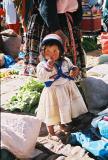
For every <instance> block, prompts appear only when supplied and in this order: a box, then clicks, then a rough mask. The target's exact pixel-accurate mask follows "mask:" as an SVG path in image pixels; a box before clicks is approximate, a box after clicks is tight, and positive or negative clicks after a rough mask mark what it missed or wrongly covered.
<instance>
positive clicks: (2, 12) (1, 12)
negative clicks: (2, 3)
mask: <svg viewBox="0 0 108 160" xmlns="http://www.w3.org/2000/svg"><path fill="white" fill-rule="evenodd" d="M4 14H5V12H4V11H3V9H2V8H0V16H3V15H4Z"/></svg>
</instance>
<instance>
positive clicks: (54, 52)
mask: <svg viewBox="0 0 108 160" xmlns="http://www.w3.org/2000/svg"><path fill="white" fill-rule="evenodd" d="M44 56H45V59H46V60H49V59H51V60H53V61H56V60H58V59H59V56H60V50H59V48H58V46H57V45H52V46H47V47H46V48H45V51H44Z"/></svg>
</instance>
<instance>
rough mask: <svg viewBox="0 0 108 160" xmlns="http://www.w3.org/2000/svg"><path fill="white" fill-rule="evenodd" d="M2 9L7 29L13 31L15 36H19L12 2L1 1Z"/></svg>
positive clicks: (17, 22) (7, 0)
mask: <svg viewBox="0 0 108 160" xmlns="http://www.w3.org/2000/svg"><path fill="white" fill-rule="evenodd" d="M3 9H4V11H5V15H6V24H7V27H8V28H9V29H13V30H14V31H15V32H16V33H17V34H19V29H20V24H19V21H18V17H17V13H16V8H15V5H14V2H13V0H3Z"/></svg>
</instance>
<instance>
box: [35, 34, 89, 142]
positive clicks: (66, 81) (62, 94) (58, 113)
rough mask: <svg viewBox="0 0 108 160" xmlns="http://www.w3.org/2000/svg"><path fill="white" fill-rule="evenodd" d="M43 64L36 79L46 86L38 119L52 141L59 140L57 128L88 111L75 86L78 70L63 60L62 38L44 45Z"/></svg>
mask: <svg viewBox="0 0 108 160" xmlns="http://www.w3.org/2000/svg"><path fill="white" fill-rule="evenodd" d="M41 52H42V55H43V57H44V60H43V61H42V62H40V63H39V64H38V65H37V77H38V78H39V80H40V81H41V82H44V83H45V87H44V89H43V91H42V94H41V97H40V102H39V106H38V109H37V117H38V118H39V119H41V120H43V122H45V123H46V125H47V128H48V132H49V137H50V138H53V139H56V138H57V136H56V133H55V132H54V125H56V124H59V125H60V128H61V129H62V130H63V129H65V124H66V123H70V122H71V121H72V118H76V117H78V116H79V115H81V114H83V113H86V112H87V108H86V106H85V103H84V101H83V99H82V96H81V94H80V92H79V90H78V88H77V86H76V84H75V82H74V78H75V77H76V76H77V75H78V72H79V70H78V68H77V67H76V66H74V65H73V64H72V63H71V61H70V60H69V58H66V57H64V56H63V55H64V48H63V43H62V40H61V38H60V37H59V36H58V35H56V34H49V35H47V36H46V37H45V38H44V39H43V41H42V43H41Z"/></svg>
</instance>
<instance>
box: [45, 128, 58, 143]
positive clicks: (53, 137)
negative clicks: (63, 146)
mask: <svg viewBox="0 0 108 160" xmlns="http://www.w3.org/2000/svg"><path fill="white" fill-rule="evenodd" d="M47 130H48V133H49V134H48V138H49V139H51V140H54V141H57V142H58V141H60V138H59V137H58V136H57V135H56V134H55V132H54V125H51V126H47Z"/></svg>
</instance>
